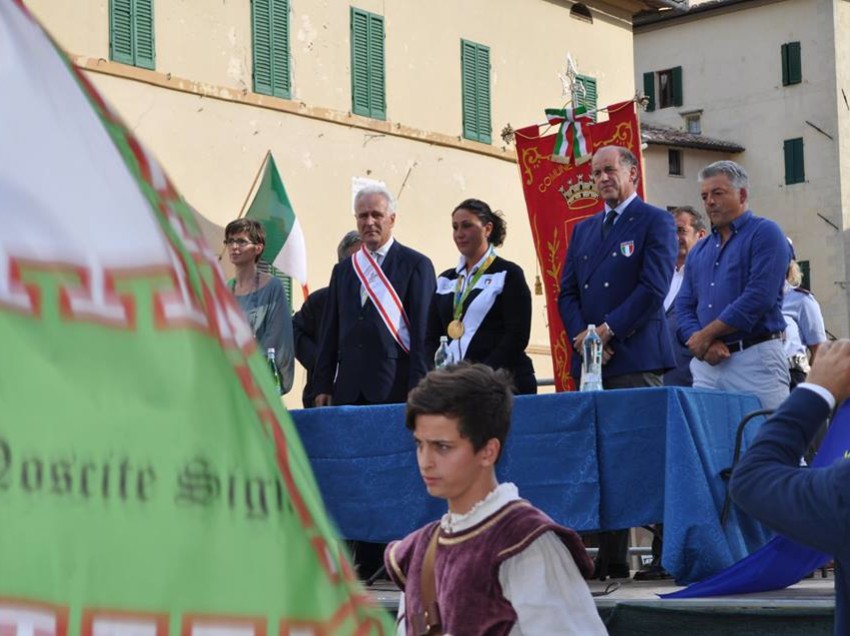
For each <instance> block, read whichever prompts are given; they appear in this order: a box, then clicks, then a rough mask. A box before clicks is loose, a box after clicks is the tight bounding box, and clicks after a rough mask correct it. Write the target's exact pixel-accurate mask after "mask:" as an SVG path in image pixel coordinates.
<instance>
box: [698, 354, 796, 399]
mask: <svg viewBox="0 0 850 636" xmlns="http://www.w3.org/2000/svg"><path fill="white" fill-rule="evenodd" d="M691 373H692V374H693V376H694V388H695V389H720V390H721V391H736V392H738V393H750V394H752V395H755V396H756V397H757V398H758V399H759V400H761V404H762V407H763V408H766V409H776V408H778V407H779V405H780V404H782V402H784V401H785V398H787V397H788V386H789V384H790V382H791V376H790V374H789V372H788V360H787V358H786V357H785V349H784V348H783V346H782V341H781V340H767V341H765V342H760V343H759V344H757V345H753V346H752V347H749V348H748V349H744V350H743V351H738V352H736V353H733V354H732V355H731V356H730V357H729V358H727V359H726V360H724V361H723V362H721V363H720V364H718V365H715V366H712V365H710V364H708V363H707V362H703V361H702V360H697V359H696V358H694V359H693V360H691Z"/></svg>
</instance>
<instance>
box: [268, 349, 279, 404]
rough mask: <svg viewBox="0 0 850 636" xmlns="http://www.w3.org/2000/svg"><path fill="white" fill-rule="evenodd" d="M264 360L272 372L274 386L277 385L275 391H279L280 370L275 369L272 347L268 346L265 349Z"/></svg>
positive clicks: (275, 362) (275, 363)
mask: <svg viewBox="0 0 850 636" xmlns="http://www.w3.org/2000/svg"><path fill="white" fill-rule="evenodd" d="M266 360H268V363H269V369H271V372H272V380H273V381H274V385H275V387H277V392H278V393H280V388H281V387H280V371H278V370H277V361H276V358H275V350H274V347H269V348H268V349H267V350H266Z"/></svg>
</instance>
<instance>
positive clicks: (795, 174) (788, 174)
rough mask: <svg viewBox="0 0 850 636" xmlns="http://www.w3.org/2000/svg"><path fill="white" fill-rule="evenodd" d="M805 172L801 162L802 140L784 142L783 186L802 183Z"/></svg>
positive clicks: (804, 178) (800, 138)
mask: <svg viewBox="0 0 850 636" xmlns="http://www.w3.org/2000/svg"><path fill="white" fill-rule="evenodd" d="M805 180H806V171H805V168H804V161H803V138H802V137H799V138H797V139H786V140H785V185H791V184H793V183H803V182H804V181H805Z"/></svg>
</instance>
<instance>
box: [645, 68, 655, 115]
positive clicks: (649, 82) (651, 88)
mask: <svg viewBox="0 0 850 636" xmlns="http://www.w3.org/2000/svg"><path fill="white" fill-rule="evenodd" d="M643 94H644V95H646V96H647V97H648V98H649V101H648V102H647V104H646V110H647V112H650V111H653V110H655V73H644V74H643Z"/></svg>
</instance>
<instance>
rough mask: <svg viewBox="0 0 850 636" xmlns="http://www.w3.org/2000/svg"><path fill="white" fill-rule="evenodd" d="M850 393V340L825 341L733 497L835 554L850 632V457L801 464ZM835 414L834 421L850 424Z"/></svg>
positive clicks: (755, 449)
mask: <svg viewBox="0 0 850 636" xmlns="http://www.w3.org/2000/svg"><path fill="white" fill-rule="evenodd" d="M848 397H850V341H848V340H839V341H838V342H834V343H828V342H827V343H825V344H823V345H822V346H821V347H820V349H819V351H818V356H817V359H816V360H815V362H814V364H813V365H812V370H811V372H810V373H809V376H808V378H807V381H806V382H803V383H802V384H799V385H798V386H797V388H796V389H794V390H793V391H792V392H791V395H790V396H789V397H788V398H787V399H786V400H785V401H784V402H783V403H782V404H781V406H780V407H779V409H778V410H777V411H776V412H775V413H774V414H773V415H772V416H771V417H770V419H768V420H767V422H765V423H764V424H762V426H761V428H760V429H759V432H758V436H757V437H756V439H755V441H754V442H753V443H752V445H751V446H750V448H749V450H748V451H747V452H746V453H745V454H744V457H743V458H742V459H741V461H740V462H739V463H738V466H737V467H736V468H735V471H734V472H733V473H732V481H731V482H730V484H729V489H730V492H731V494H732V499H734V500H735V503H737V504H738V505H739V506H740V507H741V508H743V509H744V511H746V512H747V513H749V514H751V515H752V516H753V517H755V518H756V519H759V520H760V521H763V522H764V523H766V524H767V525H768V526H770V527H771V528H773V529H774V530H776V531H777V532H780V533H781V534H783V535H785V536H786V537H788V538H789V539H791V540H793V541H798V542H800V543H802V544H803V545H807V546H809V547H811V548H815V549H816V550H820V551H821V552H826V553H828V554H831V555H833V556H834V557H835V561H836V568H835V627H834V633H835V634H850V542H848V541H847V537H848V534H850V499H848V497H847V493H848V492H850V462H848V461H847V458H846V456H845V457H844V458H843V459H839V460H838V461H836V462H835V463H833V464H832V465H830V466H824V467H820V468H805V467H802V468H801V467H800V457H801V456H802V455H803V453H804V452H805V451H806V448H808V446H809V444H810V443H811V441H812V439H813V438H814V436H815V434H816V433H817V431H818V429H820V427H821V426H822V425H823V421H824V420H825V419H826V418H827V417H828V416H829V413H830V411H831V410H832V409H833V408H834V407H835V405H836V404H841V403H842V402H843V401H844V400H846V399H847V398H848ZM846 424H847V423H846V421H845V422H842V421H835V422H833V426H846Z"/></svg>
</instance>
